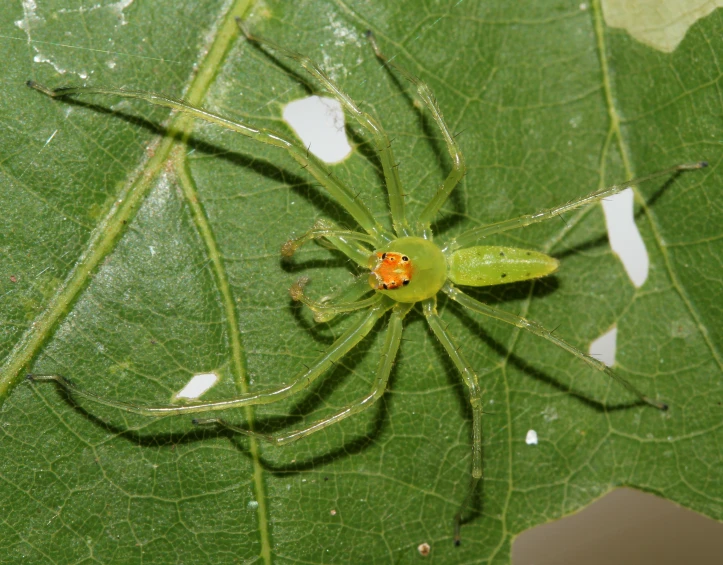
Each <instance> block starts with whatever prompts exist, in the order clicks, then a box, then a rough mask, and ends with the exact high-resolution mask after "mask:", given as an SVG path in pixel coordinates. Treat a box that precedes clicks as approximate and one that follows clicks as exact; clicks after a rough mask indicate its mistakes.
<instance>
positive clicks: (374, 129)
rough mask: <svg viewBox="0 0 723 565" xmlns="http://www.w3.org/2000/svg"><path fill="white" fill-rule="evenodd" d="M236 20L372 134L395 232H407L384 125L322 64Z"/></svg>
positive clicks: (399, 185)
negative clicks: (311, 79) (298, 68)
mask: <svg viewBox="0 0 723 565" xmlns="http://www.w3.org/2000/svg"><path fill="white" fill-rule="evenodd" d="M236 23H237V24H238V26H239V28H240V29H241V31H242V33H243V34H244V35H245V36H246V39H248V40H249V41H252V42H254V43H257V44H259V45H265V46H266V47H269V48H270V49H273V50H274V51H277V52H278V53H281V54H282V55H283V56H285V57H288V58H289V59H292V60H293V61H296V62H297V63H298V64H299V65H301V66H302V67H303V68H304V69H305V70H306V71H307V72H308V73H309V74H310V75H311V76H313V77H314V78H315V79H317V80H318V81H319V82H320V83H321V85H322V86H323V87H324V90H326V91H327V92H328V93H329V94H331V95H332V96H333V97H334V98H336V99H337V100H338V101H339V103H340V104H341V105H342V106H343V107H344V109H345V110H346V111H347V112H349V113H350V114H351V115H352V116H353V118H354V119H355V120H356V121H357V122H358V123H359V125H360V126H362V127H363V128H364V129H366V130H367V131H368V132H369V133H370V134H371V136H372V141H373V143H374V145H375V146H376V149H377V152H378V153H379V159H380V160H381V163H382V170H383V171H384V180H385V182H386V185H387V191H388V193H389V207H390V209H391V214H392V223H393V224H394V231H395V232H396V234H397V235H398V236H402V235H408V225H407V219H406V216H405V212H404V192H403V191H402V183H401V181H400V180H399V173H398V171H397V162H396V161H395V159H394V152H393V151H392V144H391V141H390V140H389V136H388V135H387V133H386V132H385V131H384V128H382V126H381V124H380V123H379V122H377V120H376V119H374V118H373V117H372V116H371V115H369V114H368V113H367V112H363V111H362V110H361V109H360V108H359V106H358V105H357V104H356V102H354V100H352V98H351V97H350V96H349V95H348V94H347V93H346V92H344V91H343V90H342V89H341V88H339V85H337V84H336V83H335V82H334V81H333V80H331V78H329V76H328V75H327V74H326V73H325V72H324V71H323V70H322V69H321V67H319V65H317V64H316V63H315V62H314V61H312V60H311V59H310V58H309V57H307V56H306V55H302V54H301V53H297V52H295V51H291V50H290V49H286V48H285V47H282V46H280V45H277V44H276V43H274V42H272V41H269V40H268V39H265V38H262V37H258V36H255V35H253V34H252V33H251V32H250V30H249V29H248V27H247V26H246V24H245V23H244V22H243V21H242V20H241V19H240V18H236Z"/></svg>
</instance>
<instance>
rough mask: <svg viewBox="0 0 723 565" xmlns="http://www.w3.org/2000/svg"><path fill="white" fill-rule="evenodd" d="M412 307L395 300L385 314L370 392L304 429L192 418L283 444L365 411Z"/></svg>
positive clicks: (380, 388)
mask: <svg viewBox="0 0 723 565" xmlns="http://www.w3.org/2000/svg"><path fill="white" fill-rule="evenodd" d="M413 306H414V305H413V304H403V303H397V304H396V305H395V306H394V308H393V309H392V314H391V316H390V317H389V325H388V326H387V330H386V336H385V338H384V345H383V346H382V352H381V358H380V359H379V364H378V365H377V372H376V375H375V377H374V382H373V383H372V389H371V391H370V392H369V393H368V394H366V395H365V396H364V397H362V398H360V399H358V400H357V401H356V402H352V403H350V404H347V405H346V406H344V407H343V408H342V409H341V410H339V411H338V412H336V413H334V414H332V415H331V416H329V417H327V418H323V419H321V420H318V421H316V422H314V423H312V424H311V425H309V426H306V427H304V428H300V429H298V430H292V431H290V432H284V433H281V434H279V435H266V434H261V433H259V432H254V431H252V430H247V429H244V428H241V427H239V426H236V425H233V424H229V423H228V422H226V421H225V420H222V419H220V418H208V419H203V420H195V422H196V424H198V425H202V426H203V425H213V424H216V425H218V426H221V427H223V428H226V429H228V430H230V431H232V432H237V433H240V434H243V435H246V436H251V437H254V438H256V439H259V440H263V441H266V442H268V443H272V444H274V445H285V444H287V443H291V442H292V441H296V440H298V439H301V438H303V437H306V436H308V435H310V434H313V433H314V432H318V431H319V430H323V429H324V428H326V427H328V426H331V425H332V424H336V423H337V422H340V421H341V420H344V419H345V418H348V417H349V416H353V415H354V414H358V413H359V412H362V411H364V410H366V409H367V408H369V407H371V406H372V405H373V404H374V403H375V402H376V401H377V400H379V398H381V396H382V395H383V394H384V391H385V390H386V389H387V383H388V382H389V375H390V373H391V371H392V367H393V366H394V359H395V358H396V356H397V352H398V351H399V345H400V343H401V341H402V320H403V319H404V316H406V315H407V313H408V312H409V311H410V310H411V309H412V307H413Z"/></svg>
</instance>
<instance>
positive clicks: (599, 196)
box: [442, 161, 708, 253]
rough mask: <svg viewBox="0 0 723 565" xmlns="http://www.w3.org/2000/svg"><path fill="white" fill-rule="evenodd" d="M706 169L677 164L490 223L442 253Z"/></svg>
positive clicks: (702, 164) (453, 241)
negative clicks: (648, 184) (662, 179)
mask: <svg viewBox="0 0 723 565" xmlns="http://www.w3.org/2000/svg"><path fill="white" fill-rule="evenodd" d="M707 166H708V163H707V162H705V161H699V162H697V163H683V164H682V165H676V166H675V167H670V168H669V169H664V170H662V171H658V172H657V173H652V174H650V175H646V176H644V177H640V178H638V179H632V180H629V181H627V182H624V183H622V184H616V185H613V186H610V187H607V188H603V189H600V190H596V191H595V192H592V193H590V194H588V195H587V196H583V197H582V198H577V199H575V200H572V201H570V202H567V203H565V204H561V205H560V206H555V207H554V208H548V209H547V210H541V211H540V212H536V213H534V214H525V215H524V216H519V217H518V218H512V219H510V220H504V221H502V222H497V223H495V224H489V225H487V226H481V227H479V228H473V229H471V230H469V231H466V232H464V233H463V234H461V235H458V236H457V237H456V238H453V239H451V240H449V241H448V242H447V244H446V245H445V246H444V247H443V248H442V251H443V252H444V253H449V252H453V251H456V250H457V249H461V248H463V247H468V246H470V245H472V244H473V243H475V242H477V241H479V240H480V239H483V238H485V237H487V236H489V235H493V234H497V233H501V232H504V231H508V230H515V229H518V228H524V227H526V226H529V225H532V224H536V223H538V222H544V221H545V220H549V219H550V218H554V217H555V216H559V215H560V214H563V213H565V212H569V211H570V210H574V209H576V208H580V207H581V206H587V205H588V204H594V203H595V202H599V201H600V200H603V199H604V198H608V197H610V196H613V195H614V194H617V193H618V192H622V191H623V190H625V189H626V188H630V187H631V186H636V185H638V184H640V183H643V182H646V181H649V180H653V179H657V178H660V177H665V176H671V175H677V174H680V173H682V172H684V171H694V170H696V169H703V168H705V167H707Z"/></svg>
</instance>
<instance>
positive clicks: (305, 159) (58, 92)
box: [27, 81, 389, 240]
mask: <svg viewBox="0 0 723 565" xmlns="http://www.w3.org/2000/svg"><path fill="white" fill-rule="evenodd" d="M27 85H28V86H29V87H31V88H34V89H35V90H37V91H39V92H42V93H43V94H46V95H47V96H50V97H51V98H60V97H64V96H76V95H85V94H102V95H106V96H120V97H122V98H135V99H137V100H144V101H146V102H148V103H150V104H154V105H156V106H164V107H166V108H172V109H174V110H178V111H179V112H183V113H185V114H188V115H190V116H193V117H194V118H199V119H201V120H205V121H207V122H210V123H212V124H216V125H219V126H221V127H224V128H226V129H230V130H232V131H235V132H237V133H240V134H241V135H244V136H246V137H250V138H251V139H254V140H256V141H259V142H261V143H265V144H266V145H273V146H275V147H280V148H281V149H285V150H286V151H287V152H288V153H289V155H291V156H292V157H293V158H294V159H295V160H296V161H297V162H298V163H299V164H300V165H301V166H302V167H303V168H304V169H306V170H308V171H309V173H311V175H312V176H313V177H314V178H315V179H316V180H317V181H319V183H320V184H321V185H322V186H323V187H324V188H326V190H328V191H329V194H330V195H331V196H332V197H333V198H334V199H335V200H336V201H337V202H338V203H339V204H340V205H341V206H342V207H343V208H344V209H345V210H346V211H347V212H348V213H349V214H350V215H351V216H352V217H353V218H354V219H355V220H356V222H357V223H358V224H359V225H360V226H361V227H362V228H364V230H365V231H366V232H367V233H369V234H371V235H373V236H375V237H378V238H383V239H386V240H388V239H389V236H388V234H386V233H385V232H386V230H385V229H384V228H383V227H382V225H381V224H379V222H377V221H376V220H375V219H374V217H373V216H372V213H371V212H370V211H369V209H368V208H367V207H366V206H365V205H364V204H363V203H362V202H360V201H359V200H358V198H357V195H356V194H354V193H352V191H351V190H350V189H349V188H348V187H347V186H345V185H344V184H342V183H341V182H339V181H338V180H337V179H335V178H334V177H333V176H332V175H331V172H329V170H328V169H327V168H326V166H325V165H324V164H323V163H322V162H321V161H320V160H319V159H317V158H316V157H314V155H312V154H310V153H309V152H308V150H307V149H306V148H304V147H302V146H301V145H299V144H298V143H296V142H295V141H291V140H289V139H286V138H285V137H284V136H283V135H281V134H279V133H276V132H274V131H271V130H267V129H265V128H255V127H252V126H250V125H247V124H244V123H242V122H239V121H235V120H230V119H228V118H224V117H223V116H220V115H218V114H214V113H213V112H209V111H208V110H204V109H203V108H197V107H196V106H192V105H191V104H188V103H186V102H183V101H181V100H176V99H174V98H171V97H169V96H165V95H163V94H156V93H154V92H146V91H142V90H123V89H119V88H100V87H92V86H81V87H63V88H56V89H50V88H47V87H46V86H43V85H42V84H38V83H37V82H34V81H28V82H27Z"/></svg>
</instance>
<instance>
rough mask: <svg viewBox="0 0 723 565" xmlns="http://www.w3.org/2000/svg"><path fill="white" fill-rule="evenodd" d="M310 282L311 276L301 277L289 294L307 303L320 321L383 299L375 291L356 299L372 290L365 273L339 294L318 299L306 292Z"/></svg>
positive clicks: (326, 320)
mask: <svg viewBox="0 0 723 565" xmlns="http://www.w3.org/2000/svg"><path fill="white" fill-rule="evenodd" d="M308 282H309V277H301V278H300V279H299V280H298V281H296V282H295V283H294V284H293V285H291V288H290V289H289V294H290V295H291V298H292V299H293V300H295V301H297V302H301V303H302V304H305V305H306V306H307V307H308V308H309V310H311V311H312V312H313V313H314V321H315V322H318V323H321V322H328V321H329V320H331V319H332V318H334V316H336V315H337V314H341V313H343V312H353V311H354V310H361V309H362V308H369V307H370V306H374V305H375V304H376V303H377V302H379V301H380V300H381V299H382V295H381V294H380V293H378V292H375V293H374V294H373V295H372V296H371V297H369V298H364V299H362V300H356V298H358V297H360V296H363V295H364V294H368V293H369V292H371V290H372V287H371V286H370V285H369V280H368V277H367V276H364V275H362V276H360V277H357V278H356V279H355V280H354V282H353V283H352V284H351V285H350V286H348V287H346V288H344V289H342V292H341V293H340V295H339V296H325V297H324V298H322V299H321V300H318V301H317V300H312V299H311V298H309V297H307V296H306V294H304V287H305V286H306V284H307V283H308ZM337 298H340V299H337ZM335 299H336V300H335Z"/></svg>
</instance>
